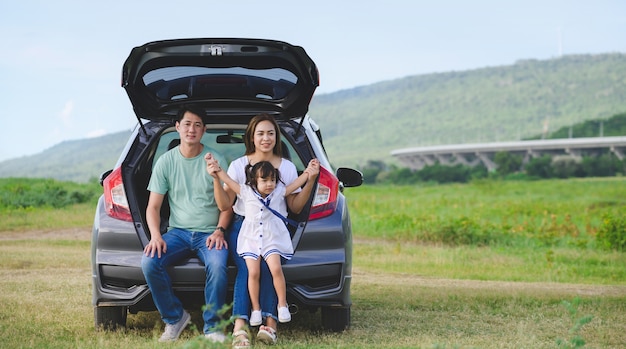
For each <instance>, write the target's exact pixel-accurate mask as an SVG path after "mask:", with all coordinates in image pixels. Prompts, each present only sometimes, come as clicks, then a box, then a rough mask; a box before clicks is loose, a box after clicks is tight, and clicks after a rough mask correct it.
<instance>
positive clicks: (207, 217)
mask: <svg viewBox="0 0 626 349" xmlns="http://www.w3.org/2000/svg"><path fill="white" fill-rule="evenodd" d="M209 152H210V153H211V154H213V157H214V158H215V159H216V160H217V161H218V162H219V164H220V166H222V167H223V168H226V167H227V164H226V161H225V160H224V157H223V156H222V155H220V154H218V153H216V152H215V151H213V150H212V149H210V148H208V147H207V146H204V148H203V149H202V152H201V153H200V154H199V155H198V156H196V157H193V158H189V159H188V158H185V157H183V156H182V154H181V153H180V150H179V147H178V146H177V147H175V148H172V149H171V150H170V151H168V152H166V153H165V154H163V155H162V156H161V157H160V158H159V159H158V160H157V162H156V164H155V166H154V169H153V170H152V177H151V178H150V183H149V184H148V190H149V191H151V192H155V193H159V194H164V195H165V194H166V193H167V195H168V200H169V204H170V219H169V228H170V229H171V228H181V229H186V230H190V231H199V232H212V231H214V230H215V228H216V227H217V222H218V218H219V212H220V211H219V209H218V207H217V203H216V202H215V197H214V194H213V177H211V176H210V175H209V174H208V173H207V172H206V161H205V160H204V155H205V154H206V153H209ZM168 230H169V229H168Z"/></svg>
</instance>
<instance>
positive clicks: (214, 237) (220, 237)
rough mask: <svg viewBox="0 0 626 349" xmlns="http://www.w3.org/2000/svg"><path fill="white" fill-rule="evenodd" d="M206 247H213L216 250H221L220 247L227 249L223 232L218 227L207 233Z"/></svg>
mask: <svg viewBox="0 0 626 349" xmlns="http://www.w3.org/2000/svg"><path fill="white" fill-rule="evenodd" d="M206 247H207V248H208V249H209V250H210V249H213V247H215V249H216V250H221V249H222V248H225V249H228V242H226V239H224V233H223V232H222V231H221V230H219V229H215V231H214V232H213V234H211V235H209V237H208V238H207V239H206Z"/></svg>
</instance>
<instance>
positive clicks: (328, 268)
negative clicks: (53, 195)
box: [91, 39, 362, 331]
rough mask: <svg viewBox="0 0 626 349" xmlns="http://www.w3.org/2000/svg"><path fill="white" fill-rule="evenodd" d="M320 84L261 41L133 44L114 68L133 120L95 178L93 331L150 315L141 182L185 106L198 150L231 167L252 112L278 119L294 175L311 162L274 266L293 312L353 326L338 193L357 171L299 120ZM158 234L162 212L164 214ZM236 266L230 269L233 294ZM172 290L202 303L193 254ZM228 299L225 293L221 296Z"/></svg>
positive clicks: (175, 274) (289, 55) (307, 67)
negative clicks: (339, 164) (316, 171)
mask: <svg viewBox="0 0 626 349" xmlns="http://www.w3.org/2000/svg"><path fill="white" fill-rule="evenodd" d="M318 84H319V78H318V71H317V68H316V66H315V63H314V62H313V61H312V60H311V58H310V57H309V56H308V55H307V53H306V52H305V50H304V49H303V48H302V47H298V46H293V45H290V44H288V43H285V42H280V41H273V40H259V39H181V40H166V41H157V42H150V43H147V44H145V45H142V46H139V47H135V48H134V49H133V50H132V51H131V53H130V55H129V57H128V58H127V60H126V62H125V63H124V66H123V70H122V87H123V88H124V89H125V90H126V92H127V94H128V96H129V98H130V101H131V103H132V106H133V111H134V113H135V115H136V117H137V120H138V124H137V127H136V129H135V131H134V132H133V134H132V135H131V137H130V139H129V140H128V143H127V145H126V147H125V148H124V150H123V152H122V154H121V155H120V158H119V160H118V161H117V164H116V165H115V167H114V168H113V169H112V170H109V171H106V172H105V173H103V175H102V178H101V183H102V185H103V188H104V193H103V195H102V196H101V197H100V199H99V202H98V206H97V208H96V214H95V219H94V225H93V237H92V245H91V261H92V279H93V299H92V303H93V306H94V319H95V325H96V327H98V328H100V327H104V328H107V329H111V328H116V327H120V326H125V324H126V319H127V316H128V313H131V314H135V313H137V312H139V311H155V309H156V308H155V306H154V304H153V302H152V297H151V295H150V290H149V289H148V286H147V285H146V281H145V279H144V276H143V273H142V271H141V256H142V251H143V248H144V246H145V245H146V244H147V243H148V241H149V240H150V237H149V232H148V229H147V223H146V216H145V212H146V205H147V202H148V191H147V185H148V181H149V180H150V175H151V173H152V167H153V165H154V164H155V163H156V160H157V159H158V158H159V156H161V155H162V154H163V153H164V152H166V151H167V150H168V149H170V148H171V147H172V146H174V145H176V144H177V142H179V140H178V133H177V132H176V130H175V128H174V124H175V118H176V113H177V111H178V108H179V107H180V106H181V105H182V104H194V105H195V106H196V107H198V108H200V110H203V111H204V113H205V115H204V117H205V120H206V122H207V125H206V132H205V134H204V136H203V138H202V142H203V143H204V144H205V145H207V146H209V147H210V148H213V149H215V150H217V151H219V152H220V153H221V154H222V155H224V156H225V157H226V159H227V160H228V161H229V162H230V161H232V160H234V159H236V158H238V157H240V156H241V155H243V153H244V149H245V147H244V144H243V134H244V131H245V128H246V125H247V123H248V121H249V120H250V119H251V118H252V117H253V116H254V115H256V114H258V113H268V114H271V115H273V116H274V117H275V118H276V120H277V121H278V123H279V126H280V131H281V138H282V140H283V144H282V150H283V156H284V157H286V158H288V159H290V160H291V161H292V162H293V163H294V164H295V165H296V167H297V169H298V170H299V171H302V170H304V168H305V167H306V164H307V163H308V161H309V160H310V159H312V158H317V159H319V160H320V164H321V167H322V168H321V170H320V175H319V177H318V180H317V187H316V189H315V190H314V191H313V193H312V195H311V197H310V200H309V204H308V205H307V206H306V207H305V209H304V210H303V212H301V213H300V214H298V215H293V214H290V218H292V219H294V220H296V221H298V222H300V224H299V225H298V227H292V228H290V229H291V234H292V242H293V246H294V249H295V253H294V255H293V258H292V259H291V260H289V261H287V262H285V264H284V265H283V270H284V273H285V278H286V281H287V294H288V301H289V303H290V307H291V310H293V311H295V310H297V309H308V310H311V311H315V310H317V309H321V319H322V325H323V326H324V327H325V328H327V329H329V330H332V331H342V330H344V329H346V328H348V327H349V325H350V307H351V304H352V301H351V298H350V282H351V279H352V225H351V223H350V217H349V213H348V207H347V204H346V199H345V197H344V195H343V194H342V193H343V189H344V187H352V186H358V185H360V184H361V183H362V175H361V173H360V172H358V171H356V170H353V169H349V168H337V169H336V170H333V167H332V165H331V163H330V161H329V160H328V158H327V156H326V152H325V150H324V146H323V142H322V137H321V131H320V129H319V127H318V126H317V125H316V124H315V122H314V121H313V120H312V119H311V118H310V117H309V116H307V112H308V108H309V102H310V101H311V98H312V97H313V93H314V91H315V89H316V88H317V86H318ZM161 215H162V222H164V224H163V229H165V226H166V222H167V217H168V208H167V207H164V208H163V210H162V213H161ZM235 273H236V270H235V267H234V264H232V262H231V263H229V280H230V282H229V288H230V290H231V291H232V287H233V283H234V276H235ZM170 274H171V275H172V279H173V280H172V281H173V285H174V288H175V292H177V294H178V295H179V296H180V299H181V300H182V301H183V302H184V303H186V304H185V306H186V307H194V306H196V307H197V308H198V309H200V307H201V306H202V303H203V297H202V294H203V288H204V271H203V267H202V265H201V263H200V261H199V260H198V259H197V258H190V259H189V260H187V261H185V262H184V263H182V264H180V265H177V266H175V267H173V270H172V272H171V273H170ZM229 294H232V292H229Z"/></svg>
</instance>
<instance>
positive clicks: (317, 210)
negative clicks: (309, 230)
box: [309, 167, 339, 220]
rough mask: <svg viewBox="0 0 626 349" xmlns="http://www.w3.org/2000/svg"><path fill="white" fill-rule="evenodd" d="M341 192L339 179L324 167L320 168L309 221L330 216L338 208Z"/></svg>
mask: <svg viewBox="0 0 626 349" xmlns="http://www.w3.org/2000/svg"><path fill="white" fill-rule="evenodd" d="M338 192H339V179H337V177H335V175H333V174H332V173H330V172H329V171H328V170H327V169H325V168H324V167H320V174H319V179H318V181H317V190H316V191H315V197H314V198H313V204H312V205H311V213H310V214H309V220H314V219H320V218H323V217H326V216H330V215H331V214H332V213H333V212H334V211H335V208H336V207H337V194H338Z"/></svg>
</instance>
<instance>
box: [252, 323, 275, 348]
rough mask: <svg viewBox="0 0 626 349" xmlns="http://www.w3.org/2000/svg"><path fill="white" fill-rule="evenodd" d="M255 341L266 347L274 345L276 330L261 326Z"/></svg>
mask: <svg viewBox="0 0 626 349" xmlns="http://www.w3.org/2000/svg"><path fill="white" fill-rule="evenodd" d="M256 340H257V341H259V342H261V343H263V344H267V345H274V344H276V330H275V329H273V328H271V327H269V326H261V327H260V328H259V333H257V334H256Z"/></svg>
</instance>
